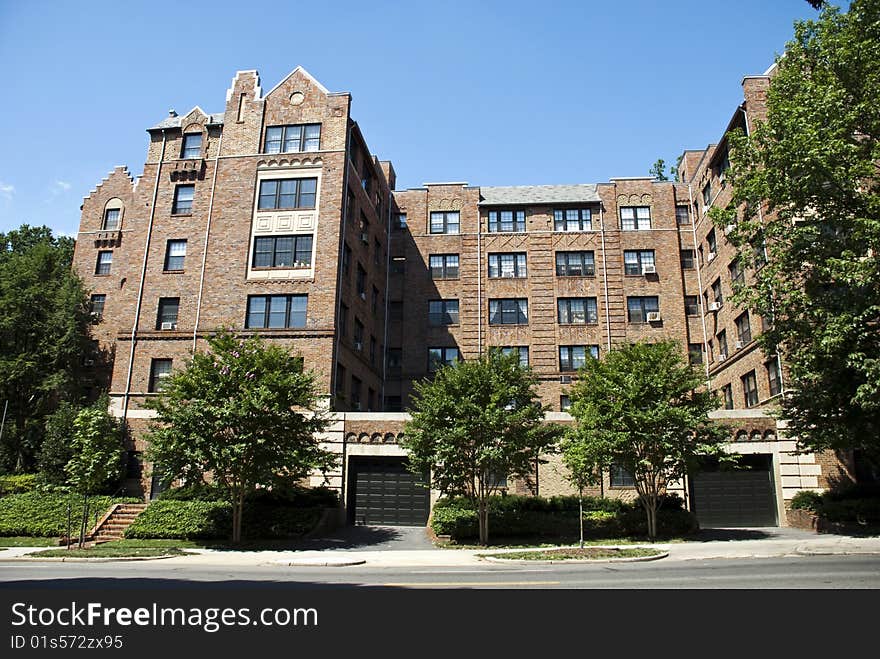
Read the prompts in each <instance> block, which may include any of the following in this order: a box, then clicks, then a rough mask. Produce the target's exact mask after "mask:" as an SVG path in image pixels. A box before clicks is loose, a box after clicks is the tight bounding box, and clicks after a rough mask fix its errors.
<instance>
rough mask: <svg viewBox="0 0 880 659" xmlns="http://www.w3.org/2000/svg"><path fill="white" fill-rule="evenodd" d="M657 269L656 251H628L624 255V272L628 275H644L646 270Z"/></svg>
mask: <svg viewBox="0 0 880 659" xmlns="http://www.w3.org/2000/svg"><path fill="white" fill-rule="evenodd" d="M651 268H653V269H655V270H656V268H657V265H656V263H655V262H654V250H653V249H643V250H626V251H624V253H623V272H624V274H627V275H643V274H645V270H646V269H647V270H650V269H651Z"/></svg>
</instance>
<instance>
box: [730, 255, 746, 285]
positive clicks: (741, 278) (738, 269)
mask: <svg viewBox="0 0 880 659" xmlns="http://www.w3.org/2000/svg"><path fill="white" fill-rule="evenodd" d="M727 269H728V271H729V272H730V279H731V281H732V282H733V285H734V286H742V285H743V284H744V283H745V276H746V272H745V269H744V268H743V267H742V263H740V261H739V259H734V261H733V262H732V263H731V264H730V265H729V266H728V268H727Z"/></svg>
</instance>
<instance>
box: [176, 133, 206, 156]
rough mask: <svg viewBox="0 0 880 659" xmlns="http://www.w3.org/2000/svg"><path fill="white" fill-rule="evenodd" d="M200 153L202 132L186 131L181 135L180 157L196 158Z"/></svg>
mask: <svg viewBox="0 0 880 659" xmlns="http://www.w3.org/2000/svg"><path fill="white" fill-rule="evenodd" d="M201 155H202V134H201V133H187V134H186V135H184V136H183V147H182V148H181V150H180V157H181V158H198V157H199V156H201Z"/></svg>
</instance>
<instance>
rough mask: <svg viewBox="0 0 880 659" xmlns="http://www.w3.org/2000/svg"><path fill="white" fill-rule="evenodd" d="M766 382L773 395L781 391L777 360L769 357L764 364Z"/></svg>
mask: <svg viewBox="0 0 880 659" xmlns="http://www.w3.org/2000/svg"><path fill="white" fill-rule="evenodd" d="M766 367H767V382H768V384H769V386H770V395H771V396H775V395H777V394H779V393H781V392H782V378H780V377H779V361H778V360H776V359H771V360H770V361H769V362H767V364H766Z"/></svg>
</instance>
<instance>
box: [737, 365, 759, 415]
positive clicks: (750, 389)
mask: <svg viewBox="0 0 880 659" xmlns="http://www.w3.org/2000/svg"><path fill="white" fill-rule="evenodd" d="M740 379H741V380H742V385H743V400H744V401H745V404H746V407H754V406H755V405H757V404H758V380H757V378H755V372H754V371H749V372H748V373H746V374H745V375H744V376H742V378H740Z"/></svg>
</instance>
